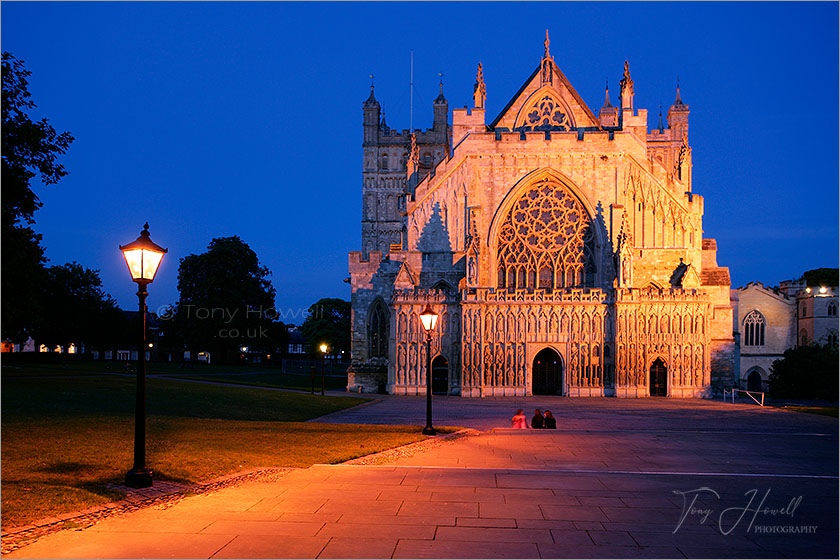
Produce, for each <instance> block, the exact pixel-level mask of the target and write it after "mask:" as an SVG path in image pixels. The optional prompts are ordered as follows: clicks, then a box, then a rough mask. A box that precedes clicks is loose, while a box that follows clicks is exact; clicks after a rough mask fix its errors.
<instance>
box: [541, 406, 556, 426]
mask: <svg viewBox="0 0 840 560" xmlns="http://www.w3.org/2000/svg"><path fill="white" fill-rule="evenodd" d="M544 422H545V427H546V428H547V429H549V430H556V429H557V420H556V419H555V418H554V415H552V414H551V411H550V410H546V411H545V419H544Z"/></svg>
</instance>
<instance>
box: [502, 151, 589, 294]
mask: <svg viewBox="0 0 840 560" xmlns="http://www.w3.org/2000/svg"><path fill="white" fill-rule="evenodd" d="M543 188H546V189H550V190H551V191H552V192H554V193H557V194H558V196H559V195H562V197H563V200H562V201H558V204H561V205H562V204H566V203H567V202H566V200H568V201H569V202H568V203H569V204H573V205H574V207H575V210H574V211H575V212H577V211H579V212H580V214H582V215H581V216H579V219H581V221H582V223H583V224H584V226H585V230H586V231H585V237H586V240H585V244H586V246H587V249H586V250H587V251H588V252H589V255H590V257H589V260H588V261H582V262H581V263H580V265H581V266H580V269H581V270H580V278H581V281H580V282H578V281H577V279H576V277H573V276H568V275H567V273H568V271H561V270H559V269H558V267H557V266H556V265H555V266H554V268H553V269H551V267H550V266H548V267H547V266H546V261H548V260H549V259H545V260H543V259H541V258H540V257H535V258H534V259H533V262H531V263H530V264H528V265H524V264H523V263H517V265H516V266H515V267H510V268H511V269H510V270H509V269H508V268H509V267H507V266H503V265H505V264H507V263H503V262H501V259H500V256H499V247H500V244H501V243H500V234H501V233H502V232H503V231H504V232H508V231H510V229H511V227H512V226H513V225H514V224H513V223H512V220H513V216H512V214H511V213H512V212H513V211H514V209H515V207H516V206H517V205H520V204H521V203H523V202H524V203H530V202H534V203H536V202H535V201H542V200H544V198H543V195H541V194H539V193H538V194H536V195H535V198H531V199H530V201H528V200H525V197H526V195H527V196H530V194H529V193H531V192H535V191H537V190H540V189H543ZM540 207H541V208H542V209H544V210H549V211H550V212H554V213H556V212H558V211H561V210H563V209H562V208H551V207H546V205H544V204H542V202H540ZM529 208H530V207H529ZM534 210H536V208H535V209H534ZM568 210H569V213H570V215H571V214H572V213H573V212H572V209H571V208H569V209H568ZM596 215H597V213H596V211H595V209H594V208H593V207H592V205H591V204H590V203H589V201H588V200H587V198H586V197H585V196H584V195H583V194H582V192H581V189H579V188H578V187H577V186H576V185H575V184H574V183H573V182H572V181H571V180H570V179H569V178H568V177H566V176H565V175H563V174H562V173H560V172H558V171H557V170H555V169H553V168H550V167H543V168H541V169H537V170H534V171H532V172H531V173H529V174H527V175H526V176H525V177H523V178H522V179H520V180H519V181H517V183H516V184H515V185H514V186H513V187H512V188H511V189H510V191H508V193H507V195H505V198H504V199H503V200H502V202H501V204H500V205H499V207H498V208H497V209H496V212H495V213H494V215H493V220H492V223H491V226H490V229H489V232H488V237H487V247H488V248H489V253H490V259H491V270H492V271H493V273H492V276H491V278H494V279H496V282H497V286H501V285H502V284H503V283H504V286H505V287H507V288H510V287H516V288H524V287H532V288H540V287H545V280H544V278H547V277H549V276H550V275H553V277H554V279H555V280H554V282H553V285H554V287H565V286H572V285H575V284H577V283H580V284H581V285H586V286H592V287H594V286H599V285H600V284H601V280H602V274H603V270H602V264H603V263H601V262H600V258H599V256H600V248H601V247H603V245H604V234H605V232H602V231H601V228H600V227H598V222H597V220H596ZM549 218H550V219H552V218H551V217H549ZM539 219H540V220H542V217H541V216H540V218H539ZM528 220H529V222H533V218H528ZM531 225H533V224H531ZM541 231H546V230H541ZM558 233H560V232H558ZM578 233H581V232H578ZM590 236H591V237H590ZM507 237H509V236H508V235H506V241H505V242H507ZM546 237H547V235H546ZM544 239H545V238H543V239H542V240H538V241H537V244H538V245H539V244H540V243H543V242H544ZM529 245H530V244H529ZM528 249H529V251H535V252H539V246H529V247H528ZM502 268H504V269H505V270H504V282H502ZM575 268H577V267H575ZM593 269H594V270H593ZM514 283H515V284H514ZM584 283H585V284H584Z"/></svg>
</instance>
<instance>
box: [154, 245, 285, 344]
mask: <svg viewBox="0 0 840 560" xmlns="http://www.w3.org/2000/svg"><path fill="white" fill-rule="evenodd" d="M270 276H271V271H270V270H269V269H268V268H267V267H265V266H262V265H261V264H260V262H259V259H258V258H257V254H256V253H255V252H254V251H253V250H252V249H251V248H250V247H249V246H248V244H247V243H245V242H244V241H242V240H241V239H240V238H239V237H237V236H234V237H217V238H215V239H213V240H212V241H211V242H210V244H209V245H208V246H207V251H206V252H204V253H201V254H199V255H189V256H186V257H184V258H182V259H181V262H180V265H179V267H178V291H179V294H180V299H179V301H178V304H177V306H176V311H175V314H174V321H173V322H172V323H171V324H170V325H169V328H168V329H167V331H168V333H167V336H169V333H173V334H174V335H175V336H179V337H181V338H183V340H184V342H185V343H186V344H187V345H188V346H189V347H190V348H192V349H193V350H194V351H210V352H211V353H213V352H215V355H214V356H213V359H214V361H216V360H231V359H233V356H234V355H237V354H238V352H239V348H240V347H242V346H247V347H249V348H250V349H260V350H264V351H267V352H273V351H275V349H276V348H277V347H279V346H280V345H281V344H282V343H283V341H284V340H285V327H283V324H282V323H279V322H278V321H276V319H277V315H278V314H277V311H276V309H275V307H274V295H275V291H274V287H272V285H271V280H270Z"/></svg>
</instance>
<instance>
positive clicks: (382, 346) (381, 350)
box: [368, 301, 388, 358]
mask: <svg viewBox="0 0 840 560" xmlns="http://www.w3.org/2000/svg"><path fill="white" fill-rule="evenodd" d="M368 343H369V345H370V357H371V358H387V357H388V310H387V309H386V308H385V305H384V304H383V303H382V302H381V301H377V302H376V303H374V304H373V307H371V310H370V320H369V323H368Z"/></svg>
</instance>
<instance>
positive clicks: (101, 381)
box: [0, 364, 424, 527]
mask: <svg viewBox="0 0 840 560" xmlns="http://www.w3.org/2000/svg"><path fill="white" fill-rule="evenodd" d="M73 366H76V364H73ZM70 371H73V370H72V369H63V368H61V367H60V366H53V367H39V368H28V367H22V368H9V367H5V366H4V367H3V370H2V376H0V380H2V391H0V398H1V399H2V487H3V492H2V524H3V526H4V527H13V526H18V525H21V524H24V523H27V522H30V521H34V520H37V519H40V518H43V517H47V516H51V515H56V514H59V513H64V512H69V511H74V510H77V509H82V508H86V507H90V506H91V505H96V504H101V503H105V502H108V501H111V500H113V499H115V498H119V497H120V496H119V495H118V494H115V493H114V492H111V491H108V490H107V489H106V488H105V485H106V484H107V483H110V482H119V481H121V480H122V478H123V476H124V475H125V472H126V471H127V470H128V469H129V468H130V467H131V463H132V449H133V448H132V442H133V429H134V378H133V376H118V375H113V374H107V373H105V372H102V371H100V372H99V373H98V374H97V372H96V371H95V370H91V369H89V368H86V367H82V368H79V369H77V370H75V371H76V374H75V375H79V374H80V373H82V372H91V371H93V373H94V375H92V376H88V377H82V376H79V377H74V376H73V374H72V373H69V372H70ZM366 401H367V399H361V398H355V397H321V396H320V395H315V396H312V395H308V394H300V393H290V392H284V391H271V390H264V389H251V388H244V387H229V386H228V387H226V386H220V385H204V384H200V383H192V382H182V381H170V380H162V379H149V380H148V399H147V402H148V409H147V410H148V436H147V465H148V466H149V467H150V468H152V469H153V470H154V471H155V476H156V478H157V479H169V480H177V481H188V482H197V481H201V480H207V479H209V478H214V477H216V476H221V475H225V474H230V473H234V472H238V471H242V470H246V469H252V468H255V467H282V466H294V467H306V466H309V465H312V464H314V463H332V462H340V461H344V460H347V459H350V458H353V457H359V456H362V455H366V454H369V453H373V452H376V451H380V450H383V449H388V448H391V447H395V446H399V445H404V444H406V443H410V442H413V441H417V440H419V439H422V438H423V437H424V436H422V435H420V433H419V427H417V426H412V427H409V426H354V425H335V424H318V423H303V422H302V421H303V420H307V419H311V418H316V417H318V416H321V415H323V414H327V413H329V412H333V411H336V410H340V409H342V408H346V407H349V406H354V405H357V404H360V403H363V402H366Z"/></svg>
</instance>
